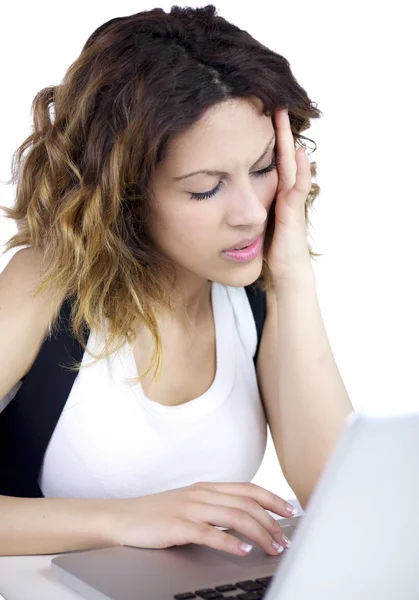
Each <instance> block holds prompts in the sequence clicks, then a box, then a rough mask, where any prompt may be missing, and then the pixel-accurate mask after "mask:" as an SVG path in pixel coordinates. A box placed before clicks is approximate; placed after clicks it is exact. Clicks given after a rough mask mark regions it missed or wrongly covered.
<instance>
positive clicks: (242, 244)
mask: <svg viewBox="0 0 419 600" xmlns="http://www.w3.org/2000/svg"><path fill="white" fill-rule="evenodd" d="M261 235H262V234H261V233H259V234H258V235H255V236H253V237H252V238H245V239H242V240H240V241H239V242H237V244H235V245H234V246H232V247H231V248H227V249H226V250H224V251H223V252H229V251H230V250H242V249H243V248H246V247H247V246H250V245H251V244H253V243H254V242H256V240H257V239H259V238H260V236H261Z"/></svg>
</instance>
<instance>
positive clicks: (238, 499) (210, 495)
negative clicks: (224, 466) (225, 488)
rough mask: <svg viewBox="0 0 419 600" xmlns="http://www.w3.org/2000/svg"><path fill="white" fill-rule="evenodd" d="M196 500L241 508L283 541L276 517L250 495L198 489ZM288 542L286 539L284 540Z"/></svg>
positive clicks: (274, 536)
mask: <svg viewBox="0 0 419 600" xmlns="http://www.w3.org/2000/svg"><path fill="white" fill-rule="evenodd" d="M195 500H196V501H197V502H198V503H199V502H201V503H203V504H212V505H216V506H225V507H233V508H239V509H240V510H242V511H243V512H246V513H248V514H249V515H250V516H251V517H253V519H255V521H257V522H258V523H259V524H260V525H261V527H263V528H264V529H265V530H266V531H267V532H268V533H269V534H270V535H271V536H272V537H273V538H274V539H276V540H277V541H279V542H280V543H281V538H283V534H282V529H281V526H280V524H279V523H278V521H277V520H276V519H274V518H273V517H272V516H271V515H270V514H269V513H268V512H266V510H264V509H263V508H262V507H261V506H260V504H258V502H256V500H253V498H250V496H239V495H237V494H224V493H223V492H219V491H215V490H210V489H199V490H196V495H195ZM284 542H285V544H286V543H287V541H286V539H285V540H284Z"/></svg>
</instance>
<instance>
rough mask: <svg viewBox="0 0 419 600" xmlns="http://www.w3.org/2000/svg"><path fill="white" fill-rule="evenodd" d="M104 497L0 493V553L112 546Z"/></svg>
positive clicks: (60, 550) (6, 554)
mask: <svg viewBox="0 0 419 600" xmlns="http://www.w3.org/2000/svg"><path fill="white" fill-rule="evenodd" d="M109 502H110V501H108V500H85V499H73V498H13V497H9V496H0V555H1V556H11V555H21V554H56V553H58V552H67V551H71V550H85V549H90V548H105V547H107V546H112V545H115V544H114V543H112V541H111V540H110V538H109V536H108V533H109V527H108V521H107V519H108V517H107V512H106V507H107V505H108V504H109Z"/></svg>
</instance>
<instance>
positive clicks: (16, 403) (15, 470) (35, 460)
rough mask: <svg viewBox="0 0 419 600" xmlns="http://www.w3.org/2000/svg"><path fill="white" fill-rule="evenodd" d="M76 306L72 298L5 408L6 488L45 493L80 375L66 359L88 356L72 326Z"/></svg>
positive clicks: (0, 446)
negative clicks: (43, 484)
mask: <svg viewBox="0 0 419 600" xmlns="http://www.w3.org/2000/svg"><path fill="white" fill-rule="evenodd" d="M70 312H71V304H70V302H69V301H66V302H64V303H63V306H62V308H61V312H60V322H61V323H62V325H61V328H60V330H59V332H58V333H57V334H56V335H55V336H48V337H47V338H46V339H45V341H44V343H43V345H42V347H41V349H40V351H39V353H38V355H37V357H36V359H35V362H34V364H33V365H32V368H31V370H30V371H29V373H28V374H27V375H26V376H25V377H24V380H23V383H22V385H21V387H20V389H19V390H18V392H17V394H16V396H15V397H14V398H13V399H12V401H11V402H10V403H9V404H8V405H7V406H6V408H5V409H4V410H3V412H2V413H0V457H1V459H0V494H3V495H6V496H22V497H26V498H31V497H37V496H40V495H42V494H41V492H40V490H39V488H38V477H39V473H40V470H41V466H42V461H43V457H44V454H45V451H46V449H47V446H48V443H49V441H50V439H51V436H52V434H53V431H54V429H55V426H56V424H57V422H58V419H59V417H60V415H61V412H62V410H63V408H64V405H65V402H66V400H67V398H68V396H69V394H70V391H71V388H72V386H73V383H74V380H75V378H76V375H77V372H75V371H69V370H68V369H65V368H63V367H62V366H61V365H65V366H68V365H69V364H71V362H72V361H71V359H72V358H74V359H76V360H81V359H82V357H83V347H82V346H81V345H80V344H79V343H78V342H77V340H76V339H75V338H74V337H73V336H72V335H71V333H70V331H69V322H70ZM61 319H62V320H61Z"/></svg>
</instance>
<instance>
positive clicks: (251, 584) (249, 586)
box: [236, 579, 264, 592]
mask: <svg viewBox="0 0 419 600" xmlns="http://www.w3.org/2000/svg"><path fill="white" fill-rule="evenodd" d="M236 585H237V587H238V588H240V589H241V590H245V591H246V592H254V591H256V590H263V589H264V586H263V585H262V584H261V583H258V582H257V581H252V580H250V579H249V580H247V581H237V582H236Z"/></svg>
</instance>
